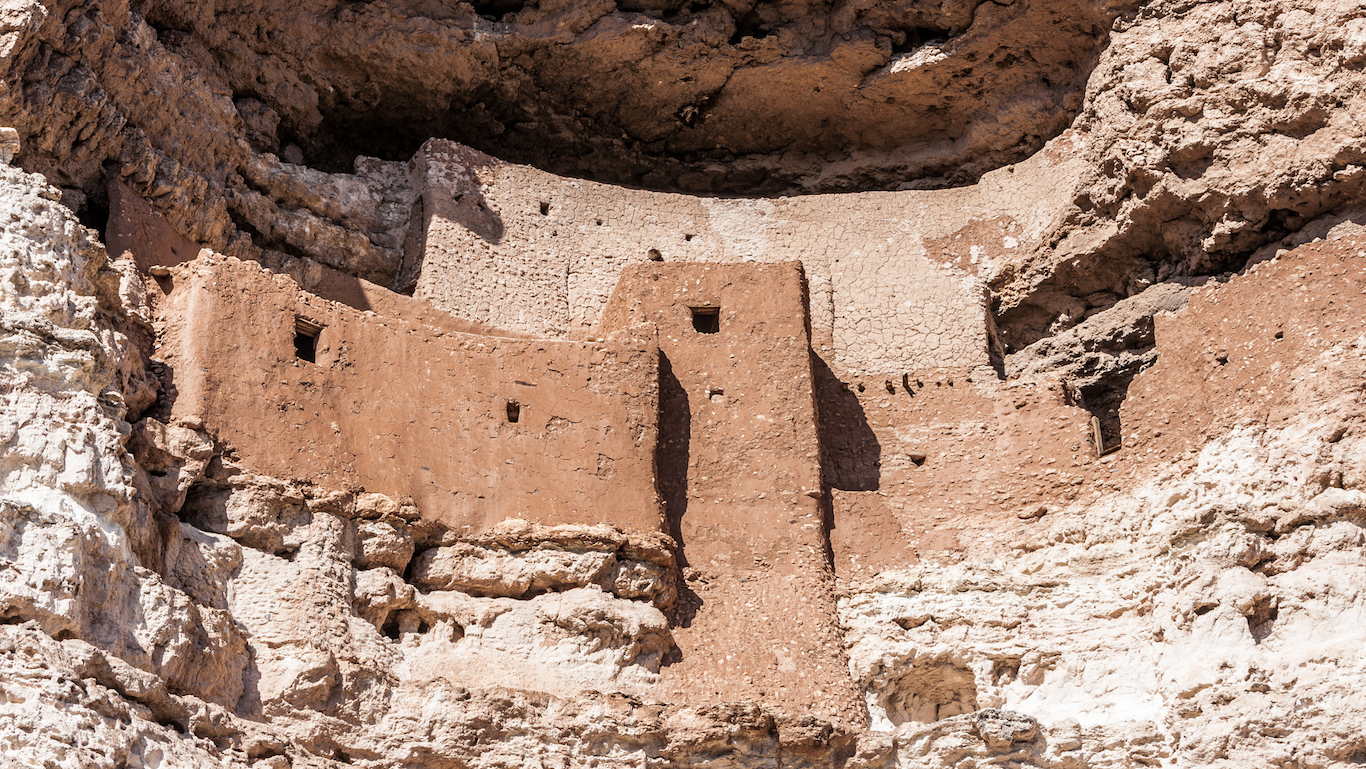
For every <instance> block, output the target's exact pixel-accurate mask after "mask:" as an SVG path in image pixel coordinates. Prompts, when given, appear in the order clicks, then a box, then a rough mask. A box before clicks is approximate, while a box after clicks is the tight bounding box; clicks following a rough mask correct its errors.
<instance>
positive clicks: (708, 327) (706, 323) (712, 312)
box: [692, 307, 721, 334]
mask: <svg viewBox="0 0 1366 769" xmlns="http://www.w3.org/2000/svg"><path fill="white" fill-rule="evenodd" d="M692 327H693V330H694V331H696V332H697V333H699V334H717V333H720V331H721V308H720V307H694V308H692Z"/></svg>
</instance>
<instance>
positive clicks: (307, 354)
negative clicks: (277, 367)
mask: <svg viewBox="0 0 1366 769" xmlns="http://www.w3.org/2000/svg"><path fill="white" fill-rule="evenodd" d="M322 332H323V325H322V324H321V323H315V322H313V321H311V320H309V319H308V318H301V317H299V316H297V315H296V316H295V317H294V357H296V358H298V359H299V360H306V361H308V362H309V363H317V362H318V335H319V334H321V333H322Z"/></svg>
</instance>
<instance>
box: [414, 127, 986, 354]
mask: <svg viewBox="0 0 1366 769" xmlns="http://www.w3.org/2000/svg"><path fill="white" fill-rule="evenodd" d="M413 172H414V176H415V179H416V182H415V183H417V184H419V185H420V186H421V187H422V189H423V192H422V203H423V218H424V223H425V228H424V232H425V243H417V242H416V241H415V244H414V248H415V249H416V250H418V251H420V259H421V264H420V266H416V267H415V268H414V269H415V271H416V275H415V277H416V285H417V293H418V295H420V296H422V297H424V298H427V299H429V300H430V301H431V302H432V303H434V304H436V305H437V306H440V307H443V308H445V309H447V310H449V311H450V312H452V313H453V314H456V315H459V316H461V317H465V318H469V319H471V320H474V321H478V322H484V323H489V324H491V325H494V326H498V327H502V328H509V329H513V330H517V331H524V332H529V333H534V334H541V335H549V336H569V337H579V338H582V337H583V336H587V335H590V334H591V333H593V332H592V329H593V328H594V327H596V326H597V324H598V322H599V319H600V317H601V315H602V312H603V308H604V307H605V306H606V303H607V300H608V297H609V296H610V295H611V292H612V289H613V287H614V286H615V285H616V283H617V279H618V276H619V275H620V274H621V271H622V269H623V268H624V267H625V266H626V265H628V264H632V263H639V262H646V261H650V260H651V259H652V258H658V259H662V260H663V261H665V262H666V263H669V262H722V263H729V262H788V261H797V262H801V263H802V265H803V266H804V268H805V270H806V275H807V279H808V281H809V290H810V308H811V320H812V336H813V342H814V344H815V346H816V349H817V351H818V352H820V353H821V354H822V355H823V356H825V357H826V358H827V359H831V360H834V361H837V362H839V363H840V364H842V365H843V366H845V367H846V368H852V369H855V370H863V371H876V372H885V373H896V372H903V371H908V370H916V369H925V368H938V367H954V368H973V367H978V366H986V365H990V362H991V361H990V355H989V349H990V345H991V344H992V339H991V336H992V335H991V331H990V324H991V321H990V312H989V308H988V306H987V293H986V289H985V287H984V285H983V283H982V282H981V281H980V280H979V279H978V278H977V277H976V270H977V269H978V268H979V267H981V266H983V265H981V264H979V263H978V253H979V251H980V249H979V248H978V247H977V246H966V245H964V243H963V241H962V236H961V235H959V236H958V237H957V239H955V236H954V234H953V233H954V227H955V226H958V225H961V222H962V221H963V220H964V219H965V218H967V217H966V216H965V215H964V212H962V211H959V210H957V209H956V208H955V207H954V200H956V199H957V197H962V193H959V192H957V191H944V192H943V193H937V194H938V197H936V198H934V199H933V200H930V199H927V198H926V197H925V196H926V195H930V194H931V193H924V192H917V193H911V192H886V193H879V192H870V193H858V194H847V195H813V196H804V197H794V198H777V199H754V200H747V199H719V198H699V197H692V196H688V195H677V194H666V193H656V192H648V191H643V190H634V189H628V188H624V187H615V186H611V185H604V184H597V183H593V182H587V181H581V180H576V179H568V178H564V177H559V176H555V175H553V174H549V173H545V172H542V171H538V170H536V169H534V168H530V167H527V166H518V165H512V164H507V163H503V162H501V161H498V160H496V159H494V158H491V157H489V156H487V155H484V154H483V153H480V152H477V151H475V150H472V149H470V148H468V147H464V146H462V145H459V144H454V143H452V142H447V141H442V140H432V141H429V142H428V143H427V144H426V145H424V147H423V148H422V150H421V151H420V152H419V153H418V154H417V156H415V157H414V159H413ZM916 196H919V197H916ZM946 211H947V212H949V213H951V214H952V216H948V215H947V214H946V213H945V212H946ZM955 223H956V224H955ZM995 239H996V241H1000V242H997V243H996V244H995V245H994V246H993V249H994V251H995V252H999V251H1000V249H1001V248H1002V243H1005V244H1006V245H1007V246H1009V245H1010V238H1009V237H1006V238H1004V239H1002V238H1001V237H996V238H995ZM960 246H961V247H960ZM652 252H653V253H652ZM983 253H985V252H983ZM411 256H412V257H413V258H412V260H410V261H411V262H413V263H415V262H416V261H417V259H418V257H419V255H418V254H413V255H411ZM985 258H986V257H985V256H983V259H985Z"/></svg>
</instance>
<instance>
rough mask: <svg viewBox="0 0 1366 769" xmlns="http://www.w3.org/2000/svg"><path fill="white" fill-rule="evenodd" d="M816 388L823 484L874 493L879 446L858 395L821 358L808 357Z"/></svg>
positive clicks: (879, 472)
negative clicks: (850, 390)
mask: <svg viewBox="0 0 1366 769" xmlns="http://www.w3.org/2000/svg"><path fill="white" fill-rule="evenodd" d="M811 374H812V378H813V379H814V380H815V385H816V432H817V435H818V436H819V438H820V446H821V474H822V475H823V476H824V478H825V484H826V485H827V486H829V487H830V488H833V489H840V490H841V491H877V490H878V486H879V483H880V479H881V475H882V444H881V443H879V442H878V439H877V435H875V434H874V433H873V429H872V428H871V427H869V426H868V416H867V414H865V413H864V411H863V406H862V405H861V404H860V403H859V400H858V396H856V395H855V394H854V393H852V392H849V388H848V385H846V384H845V383H844V382H841V381H840V380H839V377H836V376H835V372H833V371H831V370H830V367H829V366H827V365H826V363H825V361H824V360H823V359H822V358H821V356H819V355H816V354H815V353H812V354H811Z"/></svg>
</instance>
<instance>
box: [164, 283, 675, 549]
mask: <svg viewBox="0 0 1366 769" xmlns="http://www.w3.org/2000/svg"><path fill="white" fill-rule="evenodd" d="M168 287H169V289H170V291H169V295H168V296H167V297H166V299H165V301H164V302H163V303H162V306H161V308H160V325H161V330H162V339H163V341H162V344H161V346H160V348H159V350H158V354H159V355H160V357H161V358H162V359H164V360H165V362H166V363H167V365H168V367H169V371H170V375H171V377H172V380H173V382H172V386H173V393H174V403H173V406H172V417H173V418H194V419H198V420H200V421H201V422H202V423H203V424H204V425H206V426H207V427H208V429H210V430H211V431H212V432H214V433H215V435H216V437H217V438H218V440H219V441H220V442H222V443H223V444H226V447H228V448H230V449H231V450H232V451H234V452H235V454H236V457H237V458H238V459H239V460H240V461H241V462H243V464H245V465H246V466H247V467H249V468H251V469H252V470H254V471H257V472H261V473H265V474H269V475H275V476H279V477H298V476H301V475H302V476H304V477H307V478H308V479H310V480H315V481H316V482H317V483H319V484H321V485H325V486H330V487H355V486H363V487H365V488H366V489H368V490H370V491H378V492H382V493H385V494H389V495H392V496H402V495H411V496H412V497H413V499H414V501H415V502H416V503H417V505H418V506H419V508H420V509H422V511H423V512H424V514H426V515H428V516H430V517H432V518H435V519H438V520H441V521H443V522H445V523H447V524H449V525H451V526H454V527H457V528H461V527H463V528H464V529H465V530H466V531H472V532H479V531H482V530H484V529H486V528H487V527H488V526H490V525H492V524H494V523H496V522H498V521H501V520H503V519H505V518H525V519H528V520H532V521H538V522H545V523H598V522H604V523H611V524H613V525H616V526H619V527H622V528H624V529H628V530H631V529H633V530H652V531H657V530H659V529H660V528H661V521H662V519H661V511H660V505H659V500H658V494H657V492H656V490H655V474H654V451H655V440H656V438H655V436H656V421H657V413H658V399H657V391H658V350H657V347H656V346H655V343H654V337H653V332H652V331H649V330H647V329H639V328H637V329H633V330H625V331H623V332H621V333H619V334H614V335H612V337H611V338H610V339H609V340H608V341H606V342H605V343H602V344H590V343H584V342H569V341H544V340H531V339H514V338H506V337H494V336H486V335H478V334H468V333H461V332H459V331H453V330H451V329H449V328H441V327H439V326H436V325H427V324H426V323H420V322H414V321H413V320H410V319H404V318H400V317H393V316H383V315H377V314H376V313H375V312H373V311H359V310H356V309H354V308H353V307H349V306H347V305H345V304H341V303H338V302H332V301H328V300H325V299H322V298H320V297H318V296H315V295H312V294H309V293H306V292H303V291H300V290H299V289H298V286H297V284H295V283H294V281H292V280H290V279H289V278H286V277H283V276H278V275H272V274H270V273H267V272H265V271H263V270H262V269H260V268H259V267H258V266H256V265H254V264H250V263H245V262H239V261H237V260H235V259H222V258H219V257H208V258H204V257H201V258H200V259H197V260H195V261H193V262H189V263H187V264H184V265H180V266H178V267H176V268H174V270H173V271H172V275H171V277H170V278H169V284H168ZM371 293H372V294H375V295H379V294H378V293H376V292H371ZM438 314H439V313H438ZM298 318H303V319H305V320H306V321H308V322H310V323H313V324H316V325H318V326H321V327H322V330H321V332H320V333H319V334H318V335H317V340H316V355H315V359H316V363H314V362H309V361H307V360H303V359H301V358H300V357H299V356H298V354H297V351H296V346H295V343H296V333H297V331H296V328H297V326H296V319H298ZM509 401H516V403H517V407H516V409H510V408H509ZM514 412H515V416H516V421H515V422H513V421H511V417H512V416H514Z"/></svg>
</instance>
